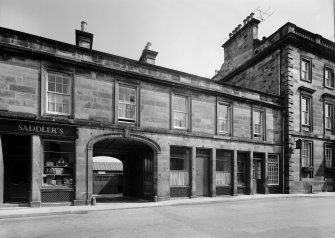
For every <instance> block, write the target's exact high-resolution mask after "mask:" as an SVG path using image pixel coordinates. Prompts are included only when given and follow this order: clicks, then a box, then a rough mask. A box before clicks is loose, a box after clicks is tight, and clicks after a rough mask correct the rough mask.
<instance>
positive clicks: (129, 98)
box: [118, 85, 136, 122]
mask: <svg viewBox="0 0 335 238" xmlns="http://www.w3.org/2000/svg"><path fill="white" fill-rule="evenodd" d="M118 111H119V112H118V119H119V121H125V122H135V121H136V88H133V87H128V86H123V85H119V105H118Z"/></svg>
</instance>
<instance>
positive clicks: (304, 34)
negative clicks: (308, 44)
mask: <svg viewBox="0 0 335 238" xmlns="http://www.w3.org/2000/svg"><path fill="white" fill-rule="evenodd" d="M294 31H295V34H297V35H298V36H301V37H304V38H306V39H308V40H311V41H315V34H313V33H311V32H309V31H306V30H304V29H302V28H299V27H295V28H294Z"/></svg>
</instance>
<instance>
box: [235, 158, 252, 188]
mask: <svg viewBox="0 0 335 238" xmlns="http://www.w3.org/2000/svg"><path fill="white" fill-rule="evenodd" d="M248 159H249V153H248V152H237V185H239V186H246V182H247V181H246V171H247V170H246V164H247V160H248Z"/></svg>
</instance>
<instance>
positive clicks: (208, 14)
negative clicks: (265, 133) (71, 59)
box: [0, 0, 334, 77]
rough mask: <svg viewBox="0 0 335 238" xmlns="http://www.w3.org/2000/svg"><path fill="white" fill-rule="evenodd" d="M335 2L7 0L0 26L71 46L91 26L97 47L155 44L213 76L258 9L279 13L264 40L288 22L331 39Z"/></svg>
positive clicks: (177, 63)
mask: <svg viewBox="0 0 335 238" xmlns="http://www.w3.org/2000/svg"><path fill="white" fill-rule="evenodd" d="M332 2H333V0H229V1H227V0H29V1H28V0H0V26H1V27H6V28H11V29H14V30H18V31H23V32H27V33H31V34H34V35H39V36H43V37H47V38H51V39H54V40H58V41H63V42H67V43H71V44H74V43H75V29H80V22H81V21H82V20H85V21H86V22H87V23H88V32H90V33H93V34H94V40H93V49H95V50H98V51H103V52H107V53H110V54H114V55H119V56H123V57H127V58H131V59H135V60H138V59H139V57H140V55H141V52H142V50H143V48H144V46H145V45H146V43H147V42H148V41H150V42H151V43H152V49H153V50H155V51H158V56H157V58H156V64H157V65H160V66H163V67H167V68H172V69H176V70H180V71H184V72H187V73H192V74H196V75H200V76H205V77H212V76H213V75H214V71H215V69H219V68H220V66H221V64H222V63H223V59H224V55H223V49H222V48H221V45H222V44H223V43H224V42H225V40H227V38H228V35H229V33H230V32H231V31H232V30H233V29H234V28H235V27H236V26H237V25H238V24H242V23H243V19H244V18H245V17H246V16H247V15H249V14H250V12H253V11H254V12H255V13H256V16H257V15H258V14H257V11H255V9H257V8H258V9H262V10H267V9H268V8H270V9H269V12H270V13H272V12H274V14H273V15H272V16H271V17H270V18H268V19H267V20H266V21H264V22H263V23H261V24H260V25H259V38H262V37H263V36H269V35H270V34H272V33H273V32H275V31H276V30H277V29H278V28H279V27H281V26H282V25H284V24H285V23H286V22H292V23H294V24H296V25H297V26H299V27H302V28H305V29H307V30H308V31H311V32H314V33H318V34H319V35H322V36H323V37H325V38H329V39H331V37H332V36H333V35H334V25H333V24H334V18H333V8H332V7H333V4H332Z"/></svg>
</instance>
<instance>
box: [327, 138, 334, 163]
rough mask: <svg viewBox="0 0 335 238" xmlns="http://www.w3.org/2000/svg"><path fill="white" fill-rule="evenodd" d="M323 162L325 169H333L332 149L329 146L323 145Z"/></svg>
mask: <svg viewBox="0 0 335 238" xmlns="http://www.w3.org/2000/svg"><path fill="white" fill-rule="evenodd" d="M325 162H326V168H331V167H334V161H333V147H332V145H331V144H326V145H325Z"/></svg>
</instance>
